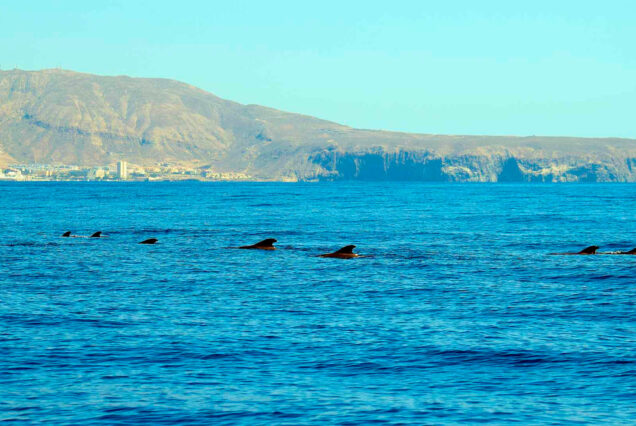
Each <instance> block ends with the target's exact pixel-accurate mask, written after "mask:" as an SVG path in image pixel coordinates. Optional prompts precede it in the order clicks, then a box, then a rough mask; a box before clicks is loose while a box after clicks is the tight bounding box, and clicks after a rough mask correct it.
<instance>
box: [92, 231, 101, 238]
mask: <svg viewBox="0 0 636 426" xmlns="http://www.w3.org/2000/svg"><path fill="white" fill-rule="evenodd" d="M101 236H102V231H97V232H95V233H94V234H93V235H91V238H99V237H101Z"/></svg>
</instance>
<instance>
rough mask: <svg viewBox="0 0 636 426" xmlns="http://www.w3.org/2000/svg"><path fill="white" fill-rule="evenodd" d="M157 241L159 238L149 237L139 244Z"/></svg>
mask: <svg viewBox="0 0 636 426" xmlns="http://www.w3.org/2000/svg"><path fill="white" fill-rule="evenodd" d="M157 241H159V240H158V239H156V238H148V239H147V240H143V241H141V242H140V243H139V244H155V243H156V242H157Z"/></svg>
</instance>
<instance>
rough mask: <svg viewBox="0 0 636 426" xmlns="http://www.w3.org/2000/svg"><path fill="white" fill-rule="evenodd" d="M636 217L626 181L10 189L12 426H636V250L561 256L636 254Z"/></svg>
mask: <svg viewBox="0 0 636 426" xmlns="http://www.w3.org/2000/svg"><path fill="white" fill-rule="evenodd" d="M634 211H636V186H633V185H623V184H611V185H602V184H594V185H569V184H561V185H551V184H545V185H516V184H511V185H504V184H484V185H481V184H420V183H321V184H300V183H299V184H278V183H196V182H192V183H1V184H0V262H1V263H0V420H5V421H6V420H13V421H15V422H18V423H20V422H24V423H39V422H42V423H50V424H53V423H55V424H109V425H110V424H224V423H225V424H236V423H242V424H348V425H353V424H368V423H387V424H396V423H397V424H400V423H401V424H410V423H412V424H439V423H478V422H492V423H512V422H517V423H523V424H529V423H569V422H572V423H594V424H599V423H607V424H621V423H622V424H630V423H634V422H636V310H635V308H636V306H635V303H636V279H635V278H636V273H635V272H636V256H550V255H549V253H551V252H560V251H577V250H579V249H581V248H583V247H585V246H587V245H592V244H596V245H599V246H601V247H602V249H603V250H605V251H611V250H617V249H631V248H633V247H636V228H635V226H634ZM67 230H71V231H73V233H74V234H77V235H90V234H91V233H93V232H95V231H103V232H104V234H105V235H106V236H107V237H106V238H102V239H87V238H60V235H61V234H62V233H63V232H64V231H67ZM151 237H156V238H158V239H159V243H158V244H157V245H154V246H144V245H139V244H137V242H139V241H141V240H143V239H146V238H151ZM266 237H274V238H277V239H278V241H279V242H278V244H277V245H278V246H279V248H280V250H277V251H273V252H267V251H252V250H237V249H235V248H232V247H236V246H238V245H243V244H250V243H254V242H256V241H259V240H260V239H264V238H266ZM347 244H355V245H357V246H358V248H357V249H356V251H357V252H359V253H360V254H363V255H369V257H364V258H358V259H353V260H339V259H324V258H318V257H316V256H315V255H317V254H320V253H324V252H328V251H333V250H335V249H337V248H339V247H341V246H344V245H347Z"/></svg>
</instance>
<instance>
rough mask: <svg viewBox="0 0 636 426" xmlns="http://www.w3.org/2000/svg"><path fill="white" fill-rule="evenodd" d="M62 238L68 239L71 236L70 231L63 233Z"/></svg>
mask: <svg viewBox="0 0 636 426" xmlns="http://www.w3.org/2000/svg"><path fill="white" fill-rule="evenodd" d="M62 236H63V237H70V236H71V231H66V232H65V233H63V234H62Z"/></svg>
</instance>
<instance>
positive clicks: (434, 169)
mask: <svg viewBox="0 0 636 426" xmlns="http://www.w3.org/2000/svg"><path fill="white" fill-rule="evenodd" d="M311 161H313V162H314V163H315V164H318V165H320V167H321V170H322V173H321V174H320V175H319V176H316V178H317V179H328V180H367V181H376V180H395V181H427V182H634V181H636V173H635V171H636V158H633V157H631V158H611V157H608V158H604V159H596V160H594V161H589V160H588V159H585V158H580V157H576V156H570V157H563V158H533V159H523V158H516V157H514V156H501V155H492V156H488V155H458V156H449V157H439V156H436V155H435V154H433V153H430V152H399V153H390V154H389V153H386V152H376V153H360V154H355V153H327V152H324V153H320V154H316V155H314V156H312V157H311Z"/></svg>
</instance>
